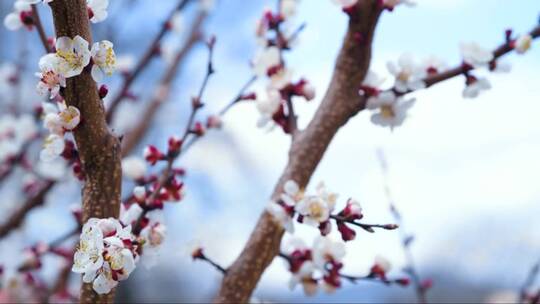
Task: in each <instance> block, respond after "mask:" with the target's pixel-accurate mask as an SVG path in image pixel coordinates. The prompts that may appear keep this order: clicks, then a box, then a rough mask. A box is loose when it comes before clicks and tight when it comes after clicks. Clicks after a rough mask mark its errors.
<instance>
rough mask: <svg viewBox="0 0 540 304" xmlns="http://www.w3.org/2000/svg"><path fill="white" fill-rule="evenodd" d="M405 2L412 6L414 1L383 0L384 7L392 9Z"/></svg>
mask: <svg viewBox="0 0 540 304" xmlns="http://www.w3.org/2000/svg"><path fill="white" fill-rule="evenodd" d="M400 4H405V5H407V6H414V5H415V4H416V2H414V1H412V0H383V5H384V7H386V8H388V9H391V10H392V9H394V7H396V6H397V5H400Z"/></svg>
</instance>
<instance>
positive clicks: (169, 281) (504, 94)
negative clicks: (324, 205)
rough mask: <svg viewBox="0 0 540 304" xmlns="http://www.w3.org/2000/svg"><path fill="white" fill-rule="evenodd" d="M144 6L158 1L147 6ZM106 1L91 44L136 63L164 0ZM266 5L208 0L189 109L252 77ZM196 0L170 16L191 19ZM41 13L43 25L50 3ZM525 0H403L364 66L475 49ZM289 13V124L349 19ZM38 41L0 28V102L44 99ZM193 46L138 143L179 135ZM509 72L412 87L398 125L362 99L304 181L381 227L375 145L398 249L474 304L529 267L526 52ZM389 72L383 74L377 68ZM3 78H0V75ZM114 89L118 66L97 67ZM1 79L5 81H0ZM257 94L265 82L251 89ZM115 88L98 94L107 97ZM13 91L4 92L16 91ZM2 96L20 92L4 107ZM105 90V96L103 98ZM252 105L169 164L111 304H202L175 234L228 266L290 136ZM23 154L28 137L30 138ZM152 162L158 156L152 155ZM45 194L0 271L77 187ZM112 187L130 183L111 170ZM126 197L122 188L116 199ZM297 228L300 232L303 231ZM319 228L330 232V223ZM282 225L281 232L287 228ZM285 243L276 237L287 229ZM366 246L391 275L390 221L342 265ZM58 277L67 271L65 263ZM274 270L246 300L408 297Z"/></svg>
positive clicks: (432, 295)
mask: <svg viewBox="0 0 540 304" xmlns="http://www.w3.org/2000/svg"><path fill="white" fill-rule="evenodd" d="M158 2H159V3H158ZM158 2H156V1H148V0H115V1H111V6H110V10H109V14H110V16H109V19H107V21H106V22H104V23H100V24H98V25H97V26H94V28H93V29H94V40H101V39H109V40H111V41H113V42H114V44H115V51H116V53H117V55H118V56H133V57H134V58H135V61H136V60H137V58H139V57H140V56H141V55H142V54H143V52H144V50H145V49H146V48H147V47H148V45H149V44H150V43H151V40H152V39H153V37H154V35H155V33H157V32H158V31H159V28H160V26H161V24H162V22H163V20H165V19H166V18H167V16H168V14H169V12H170V11H171V9H172V7H173V6H174V5H175V4H176V1H173V0H160V1H158ZM12 5H13V1H11V0H1V1H0V16H2V18H3V17H4V16H5V15H6V14H8V13H9V12H10V11H11V10H12ZM265 6H271V7H274V6H275V3H274V1H270V0H265V1H263V0H252V1H238V0H221V1H218V2H217V3H216V6H215V8H214V9H213V10H212V11H211V13H210V16H209V18H208V20H207V21H206V23H205V25H204V33H205V34H206V35H210V34H214V35H216V37H217V44H216V48H215V60H214V65H215V69H216V72H217V73H216V74H215V75H214V76H213V78H212V79H211V80H210V84H209V87H208V90H207V92H206V98H204V101H205V103H206V107H205V108H204V110H203V115H202V116H201V117H205V115H208V114H213V113H215V112H217V111H218V110H219V109H221V108H222V107H223V106H224V105H225V104H227V103H228V102H229V100H231V99H232V98H234V97H235V95H236V94H237V92H238V90H239V89H240V87H241V86H242V85H243V84H244V83H245V82H246V81H247V80H248V79H249V78H250V77H251V75H252V72H251V69H250V65H249V61H250V59H251V57H252V56H253V54H254V53H255V51H256V49H257V43H256V39H255V37H254V31H255V23H256V21H257V19H258V18H259V17H260V14H261V12H262V10H263V8H264V7H265ZM195 10H196V8H195V7H189V8H188V9H187V10H186V11H184V13H183V19H184V22H183V28H184V32H187V31H188V30H189V26H190V21H191V20H192V19H193V16H194V15H195ZM40 12H41V16H42V19H43V22H44V24H45V26H46V30H47V32H48V33H49V35H51V34H52V21H51V17H50V10H49V9H48V8H47V7H45V6H44V7H43V8H42V9H41V10H40ZM539 13H540V2H538V0H516V1H511V2H510V1H506V0H483V1H465V0H417V6H416V7H414V8H408V7H404V6H403V7H398V8H396V10H395V11H394V12H393V13H385V14H384V15H383V17H382V18H381V20H380V23H379V26H378V29H377V32H376V38H375V41H374V57H373V62H372V69H373V70H375V71H377V72H378V73H379V74H382V75H389V74H388V73H387V71H386V62H387V61H389V60H396V59H397V58H398V56H399V55H400V54H401V53H403V52H411V53H413V54H415V55H418V56H419V57H427V56H429V55H436V56H438V57H440V58H442V59H444V60H445V61H446V62H447V63H448V64H449V65H450V66H453V65H455V64H458V63H459V62H460V61H461V59H460V58H461V57H460V54H459V44H460V42H468V41H476V42H478V43H479V44H480V45H482V46H484V47H487V48H489V49H491V48H494V47H495V46H497V45H499V44H500V43H502V42H503V41H504V31H505V30H506V29H507V28H512V29H514V31H515V32H516V33H523V32H526V31H528V30H530V29H531V28H532V27H533V26H534V25H535V24H537V22H538V16H539ZM293 22H296V24H301V23H302V22H305V23H306V24H307V26H306V28H305V30H304V31H303V32H302V33H301V35H300V39H299V43H298V45H297V46H296V47H295V48H294V50H293V51H292V52H290V53H288V54H287V55H286V60H287V64H288V66H289V67H291V68H292V69H293V70H294V72H295V76H296V77H302V76H303V77H305V78H307V79H309V81H311V82H312V83H313V84H315V87H316V89H317V97H316V98H315V100H314V101H311V102H309V103H303V102H301V103H297V112H298V114H299V116H300V117H299V124H300V126H301V127H303V126H305V125H306V124H307V123H308V122H309V120H310V118H311V116H312V114H313V113H314V111H315V110H316V108H317V105H318V103H319V102H320V99H321V98H322V96H323V95H324V92H325V90H326V87H327V85H328V82H329V79H330V77H331V73H332V70H333V64H334V60H335V57H336V54H337V52H338V50H339V46H340V44H341V40H342V37H343V34H344V32H345V29H346V24H347V16H346V15H345V14H343V13H342V12H341V11H340V9H339V8H338V7H337V6H335V5H333V3H332V1H330V0H303V1H301V3H300V6H299V9H298V14H297V16H296V17H295V19H294V21H293ZM183 39H185V37H184V36H183V35H182V34H169V35H168V36H167V37H166V38H165V41H164V46H163V48H172V49H174V48H175V47H177V46H179V45H181V42H182V41H183ZM42 52H43V50H42V46H41V45H40V42H39V40H38V36H37V34H36V32H35V31H33V32H27V31H25V30H21V31H17V32H9V31H7V30H6V29H5V28H4V27H2V28H1V29H0V66H1V65H4V64H6V63H14V64H19V65H20V67H21V68H22V71H23V72H24V73H23V74H22V75H23V76H22V78H21V85H20V87H18V88H16V89H17V92H12V91H8V90H13V88H3V87H2V85H0V90H3V91H2V92H0V98H2V99H1V105H0V106H1V107H2V113H7V112H9V111H11V110H12V109H13V107H14V106H15V107H17V109H18V111H20V112H28V111H32V109H33V108H34V107H36V106H38V105H39V104H40V103H41V101H42V99H41V98H40V97H39V96H38V95H37V94H35V93H34V91H35V90H34V86H35V83H36V80H37V78H35V76H34V75H33V74H34V72H36V71H37V70H38V68H37V62H38V59H39V57H40V56H41V55H42ZM206 60H207V52H206V50H205V48H204V46H203V45H202V44H198V45H197V46H196V47H195V48H194V49H193V50H192V51H191V52H190V53H189V55H188V57H187V58H186V59H185V60H184V61H183V64H182V66H181V68H180V69H179V71H178V75H177V78H176V80H175V81H174V86H173V91H172V93H171V97H170V98H169V99H168V100H167V102H166V103H165V104H163V105H162V106H161V107H160V109H159V112H158V114H157V116H156V118H155V119H154V120H153V122H152V129H151V130H150V132H149V133H148V134H147V136H146V138H145V140H143V144H142V145H140V146H139V147H138V148H137V149H135V150H134V152H133V153H134V154H137V155H141V153H142V149H143V147H144V145H146V144H154V145H156V146H158V147H165V142H166V140H167V138H168V137H169V136H170V135H172V134H180V132H182V131H183V128H184V126H185V122H186V119H187V116H188V115H189V111H190V107H191V105H190V97H191V96H193V95H195V94H196V92H197V90H198V88H199V86H200V83H201V81H202V79H203V77H204V73H205V68H206V67H205V64H206ZM505 61H508V62H510V63H511V64H512V71H511V72H510V73H509V74H493V73H491V74H489V75H488V77H489V79H490V81H491V82H492V85H493V89H491V90H489V91H487V92H486V93H484V94H482V95H481V96H480V97H478V98H476V99H473V100H470V99H469V100H465V99H463V98H462V97H461V91H462V89H463V87H464V79H462V78H456V79H452V80H450V81H446V82H444V83H441V84H439V85H437V86H435V87H433V88H431V89H429V90H427V91H422V92H419V93H417V94H416V98H417V102H416V104H415V106H414V107H413V108H412V110H411V112H410V113H411V114H410V117H409V118H408V119H407V120H406V122H405V123H404V125H403V126H402V127H399V128H397V129H395V130H394V131H393V132H391V131H390V130H388V129H385V128H380V127H378V126H375V125H373V124H371V122H370V121H369V113H366V112H363V113H360V115H358V116H356V117H355V118H354V119H352V120H351V121H350V122H349V123H348V124H347V126H346V127H344V128H342V129H341V130H340V132H339V133H338V134H337V136H336V137H335V139H334V140H333V142H332V145H331V146H330V148H329V149H328V151H327V153H326V155H325V157H324V158H323V160H322V162H321V164H320V165H319V167H318V169H317V171H316V173H315V175H314V176H313V178H312V184H311V185H310V186H309V187H308V189H314V188H315V185H316V184H317V183H318V182H319V181H324V182H325V183H326V185H327V186H328V187H329V188H330V189H331V190H334V191H336V192H337V193H339V194H340V204H344V203H345V201H346V199H347V198H348V197H354V198H356V199H357V200H359V201H360V203H361V204H362V207H363V209H364V214H365V219H366V221H367V222H374V223H387V222H392V221H393V220H392V217H391V214H390V213H389V209H388V202H387V199H386V197H385V193H384V188H383V185H384V180H383V175H382V173H381V169H380V166H379V163H378V161H377V156H376V151H377V149H382V150H384V151H385V153H386V156H387V161H388V166H389V168H388V171H389V179H388V183H389V186H390V188H391V190H392V193H393V197H394V199H395V202H396V205H397V207H398V209H399V210H400V211H401V213H402V216H403V218H404V221H405V229H407V231H408V232H410V233H412V234H414V235H415V241H414V243H413V245H412V252H413V254H414V257H415V259H416V263H417V266H418V270H419V272H420V275H421V276H422V277H425V278H432V279H433V281H434V286H433V289H432V290H430V292H429V293H428V299H429V300H430V301H432V302H469V303H470V302H482V301H485V300H486V299H487V298H488V297H490V296H492V295H493V293H500V292H506V291H510V292H517V291H518V290H519V288H520V286H521V285H522V283H523V281H524V280H525V277H526V275H527V273H528V271H529V270H530V268H531V267H532V265H533V264H534V263H535V262H536V261H537V260H538V258H540V229H538V223H539V220H538V215H539V214H540V204H539V201H540V188H539V187H538V182H539V181H540V162H538V160H537V158H538V155H540V142H539V141H538V140H537V139H538V138H539V137H540V124H539V123H538V121H539V119H538V117H539V116H540V99H539V96H540V85H539V80H540V76H539V71H540V47H539V45H538V43H535V45H533V47H532V50H531V51H530V52H528V53H527V54H526V55H524V56H517V55H515V54H511V55H509V56H507V57H505ZM150 64H151V65H150V66H149V67H148V68H147V69H146V70H145V72H144V74H143V75H142V76H141V77H140V78H139V79H138V80H137V82H136V83H135V85H134V86H133V88H132V90H131V91H132V93H133V94H134V95H135V96H136V98H135V99H134V100H125V101H124V102H123V103H122V104H121V107H120V108H119V110H118V111H117V115H116V117H115V120H114V123H113V128H114V130H115V131H116V132H117V133H118V134H122V133H123V132H126V130H129V128H130V127H131V126H133V124H134V123H136V122H137V118H138V117H140V113H141V111H142V109H144V106H145V104H146V103H147V102H148V101H149V99H150V98H151V96H152V94H153V92H154V89H155V84H156V83H157V82H158V81H159V79H160V78H161V74H162V72H163V70H164V69H165V67H166V63H165V61H164V60H152V61H151V63H150ZM387 78H388V79H389V80H390V76H387ZM0 80H1V77H0ZM107 81H108V83H107V84H108V85H109V87H110V91H111V92H112V93H116V91H115V89H116V90H117V89H118V85H119V84H120V83H121V77H120V76H117V77H116V78H115V77H113V78H110V79H107ZM2 88H3V89H2ZM254 88H255V90H256V91H258V92H262V91H263V90H264V82H262V81H261V82H259V83H257V84H256V85H255V86H254ZM113 95H114V94H109V96H113ZM12 96H20V97H17V98H16V99H15V98H14V97H12ZM15 100H18V101H20V103H17V104H14V102H15ZM105 101H106V102H107V101H108V100H107V99H105ZM258 117H259V114H258V112H257V110H256V108H255V105H254V104H253V103H250V102H245V103H242V104H239V105H238V106H235V107H234V108H233V109H232V110H231V111H230V112H229V113H228V114H227V115H226V116H225V117H224V119H223V122H224V126H223V129H222V130H219V131H212V132H209V133H208V135H207V136H205V138H203V139H202V140H200V141H199V142H198V143H197V144H196V145H195V146H194V147H193V149H192V150H190V151H189V152H188V153H187V154H186V155H185V157H184V158H182V159H180V160H179V162H178V165H179V166H182V167H184V168H186V170H187V175H186V178H185V183H186V186H187V190H186V198H185V199H184V200H183V201H182V202H180V203H179V204H168V205H167V206H166V217H167V218H166V224H167V226H168V236H167V239H166V241H165V244H164V246H163V248H162V250H161V253H160V257H159V259H158V263H157V265H156V266H155V267H154V268H151V269H145V268H144V267H139V268H138V269H137V270H136V272H135V273H134V274H133V275H132V277H130V279H129V280H128V281H126V282H123V283H122V284H121V288H120V290H119V294H118V297H119V299H121V301H122V302H124V301H125V302H129V301H136V302H141V301H142V302H179V301H181V302H204V301H208V300H209V299H211V297H212V296H213V294H214V293H215V291H216V288H217V287H218V286H219V285H218V284H219V282H220V278H221V274H220V273H218V272H216V271H215V270H214V269H213V268H211V267H210V266H208V265H207V264H204V263H200V262H192V261H191V257H190V256H189V253H187V252H188V251H187V249H186V248H187V247H188V244H189V243H190V242H191V241H192V240H193V239H200V240H201V241H202V242H203V244H204V247H205V248H206V253H207V255H208V256H209V257H211V258H213V259H214V260H215V261H217V262H218V263H220V264H222V265H228V264H229V263H231V262H232V261H233V260H234V258H235V257H236V256H237V255H238V254H239V252H240V250H241V249H242V247H243V244H244V243H245V241H246V240H247V238H248V236H249V234H250V232H251V231H252V229H253V226H254V225H255V223H256V221H257V219H258V216H259V215H260V213H261V212H262V210H263V209H264V207H265V205H266V203H267V201H268V199H269V196H270V194H271V192H272V190H273V187H274V184H275V182H276V181H277V179H278V177H279V175H280V174H281V171H282V169H283V168H284V166H285V164H286V160H287V151H288V147H289V142H290V139H289V138H288V137H287V136H286V135H284V134H283V132H281V131H280V130H279V129H275V130H273V131H271V132H268V131H266V130H264V129H259V128H257V127H256V121H257V119H258ZM31 148H32V149H35V150H36V153H34V155H35V157H36V158H37V151H39V145H37V146H36V147H31ZM153 170H155V171H156V172H157V171H158V170H159V167H158V168H153ZM25 174H26V173H24V172H23V170H22V169H18V171H17V172H15V174H13V175H12V176H11V177H10V178H9V180H7V181H5V182H4V183H3V184H2V185H1V187H0V214H2V215H1V216H0V217H1V218H0V222H1V221H3V220H6V219H8V217H9V214H10V213H11V212H13V210H15V209H16V208H17V206H19V205H18V204H20V203H21V202H22V201H23V200H24V196H23V194H22V193H21V190H20V189H21V184H22V181H23V179H24V176H25ZM61 176H62V177H61V182H60V183H59V184H58V185H56V186H55V188H54V189H53V190H52V191H51V192H50V193H49V194H48V195H47V197H46V202H45V205H44V206H43V207H41V208H37V209H35V210H33V211H32V212H31V213H30V214H29V216H28V217H27V219H26V221H25V223H24V225H23V226H22V227H21V229H19V230H17V231H16V232H14V233H11V234H10V235H9V236H8V237H6V238H4V239H2V240H0V264H2V265H5V267H6V269H7V270H8V269H9V265H16V264H17V262H18V261H19V260H20V258H21V256H20V252H21V251H22V249H23V248H24V247H25V246H29V245H32V244H34V243H35V242H37V241H50V240H53V239H55V238H56V237H58V236H59V235H62V234H63V233H65V232H66V231H68V230H71V229H72V228H73V227H74V225H75V223H74V221H73V219H72V217H71V214H70V211H69V206H70V205H71V204H74V203H78V202H79V201H80V184H79V182H78V181H76V179H74V178H73V177H72V176H71V172H70V171H67V173H65V174H63V175H61ZM124 186H125V187H124V189H131V187H132V184H130V183H129V182H127V181H126V183H125V184H124ZM126 195H127V194H126ZM301 228H304V227H299V229H297V230H298V231H297V233H296V235H297V236H301V237H302V238H303V239H304V240H306V242H308V243H311V242H312V240H313V239H314V238H315V237H316V235H317V234H318V232H317V231H316V230H314V229H309V228H306V229H301ZM335 233H336V235H335V237H336V238H337V237H338V236H339V235H338V234H337V231H336V232H335ZM286 238H287V237H286ZM285 241H286V239H285ZM376 255H383V256H385V257H386V258H388V259H389V260H390V261H391V262H392V264H393V266H394V267H393V269H394V270H393V271H394V273H396V274H399V273H401V272H400V268H402V267H403V266H404V263H405V260H404V255H403V251H402V249H401V245H400V238H399V235H398V233H394V232H390V231H379V232H377V233H375V234H367V233H363V232H359V234H358V236H357V240H356V241H354V242H350V243H347V256H346V258H345V270H344V272H345V273H348V274H358V275H361V274H366V273H367V272H368V270H369V267H370V266H371V264H372V262H373V258H374V257H375V256H376ZM57 269H58V261H57V260H56V259H54V258H51V259H50V261H49V260H47V263H44V266H43V269H42V271H41V272H40V273H39V275H40V276H42V277H43V278H45V280H47V278H52V277H54V276H55V275H56V271H57ZM72 279H73V285H74V287H75V286H77V284H78V282H79V281H78V278H76V276H75V275H73V278H72ZM288 280H289V273H288V271H287V269H286V266H285V264H284V263H283V261H281V260H277V259H276V260H275V261H274V262H273V264H272V265H271V267H270V268H269V269H268V270H267V271H266V272H265V274H264V276H263V278H262V280H261V281H260V283H259V285H258V287H257V289H256V291H255V294H254V296H255V297H256V298H258V299H261V300H264V301H270V302H410V301H413V300H414V299H415V296H414V291H413V289H412V288H400V287H386V286H381V285H378V284H370V283H361V284H358V285H351V284H349V283H345V284H344V285H345V286H344V287H343V288H342V289H340V290H338V291H337V292H336V293H335V294H333V295H326V294H324V293H322V292H320V293H319V294H318V295H317V296H315V297H312V298H307V297H305V296H304V295H303V293H302V291H301V290H300V288H297V289H296V290H294V291H290V290H289V288H288V284H287V282H288Z"/></svg>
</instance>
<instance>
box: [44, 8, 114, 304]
mask: <svg viewBox="0 0 540 304" xmlns="http://www.w3.org/2000/svg"><path fill="white" fill-rule="evenodd" d="M50 6H51V8H52V12H53V20H54V25H55V31H56V36H57V37H68V39H69V38H72V39H74V40H76V39H77V37H79V38H82V39H84V40H85V41H86V43H79V44H75V42H73V44H74V45H73V46H72V47H71V49H69V40H67V39H64V40H65V42H64V41H62V40H59V38H57V43H58V42H59V41H60V42H64V43H67V44H64V45H60V48H59V47H58V46H57V56H58V57H59V58H60V59H61V60H64V61H67V62H68V64H69V66H70V68H71V69H72V68H74V67H75V68H78V67H81V68H80V69H74V70H68V71H65V72H64V76H65V77H66V78H67V79H66V87H65V90H64V91H63V94H62V96H63V97H64V99H65V101H66V103H67V105H69V106H73V107H75V108H77V109H78V110H79V111H80V116H81V117H82V118H83V123H81V124H80V125H78V126H77V128H76V129H75V130H74V137H75V141H76V144H77V148H78V152H79V156H80V160H81V165H82V169H83V172H84V177H85V181H84V186H83V191H82V200H83V204H82V205H83V214H82V219H83V222H86V221H87V220H88V219H90V218H107V217H118V215H119V212H120V191H121V182H122V181H121V179H122V171H121V167H120V163H121V160H120V153H121V151H120V142H119V140H118V138H117V137H116V136H114V135H113V134H112V133H111V132H110V131H109V129H108V126H107V123H106V121H105V109H104V107H103V102H102V101H101V99H100V97H99V94H98V89H97V86H96V83H95V81H94V79H93V77H92V76H93V75H91V71H90V69H89V68H86V69H85V66H86V65H87V64H88V61H89V57H90V56H88V57H86V56H87V55H86V54H87V52H88V53H89V52H90V51H89V50H88V45H89V44H90V42H91V41H92V35H91V31H90V26H89V19H92V18H94V17H96V15H93V16H90V15H89V10H88V7H87V3H86V1H85V0H54V1H52V2H51V3H50ZM79 40H80V39H79ZM66 46H67V47H66ZM101 46H102V47H103V49H104V50H105V49H107V51H106V52H107V55H112V54H113V53H112V49H111V50H110V51H109V49H110V48H109V47H108V46H107V44H103V45H101V44H100V45H98V47H101ZM95 54H100V51H97V52H96V53H95ZM87 58H88V59H87ZM97 59H98V60H97ZM102 59H104V58H98V57H96V58H95V59H94V65H93V67H92V74H94V75H95V73H94V71H97V69H98V68H101V67H103V68H106V67H107V66H106V65H105V64H103V63H105V61H102ZM106 59H107V60H109V61H107V62H109V63H111V60H110V59H112V58H111V56H109V57H107V58H106ZM66 72H67V73H66ZM107 72H109V71H107ZM72 76H73V77H72ZM113 296H114V292H111V293H109V294H106V295H98V294H97V293H96V292H94V290H93V289H92V286H91V285H90V284H84V285H83V287H82V291H81V299H80V301H81V302H82V303H94V302H111V301H112V298H113Z"/></svg>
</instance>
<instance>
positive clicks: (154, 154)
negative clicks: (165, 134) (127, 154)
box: [143, 145, 165, 166]
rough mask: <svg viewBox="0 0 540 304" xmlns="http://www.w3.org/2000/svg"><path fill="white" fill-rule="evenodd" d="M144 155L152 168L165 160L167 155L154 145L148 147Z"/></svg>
mask: <svg viewBox="0 0 540 304" xmlns="http://www.w3.org/2000/svg"><path fill="white" fill-rule="evenodd" d="M143 155H144V159H146V161H147V162H149V163H150V164H151V165H152V166H153V165H155V164H156V163H157V162H158V161H160V160H164V159H165V155H164V154H163V153H161V151H159V150H158V149H157V148H156V147H155V146H152V145H149V146H146V148H145V149H144V153H143Z"/></svg>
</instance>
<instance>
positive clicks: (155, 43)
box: [107, 0, 191, 123]
mask: <svg viewBox="0 0 540 304" xmlns="http://www.w3.org/2000/svg"><path fill="white" fill-rule="evenodd" d="M190 1H191V0H180V1H179V2H178V4H177V5H176V6H175V7H174V9H173V10H172V12H171V13H170V14H169V16H168V17H167V20H166V21H165V22H164V23H163V25H162V26H161V29H160V31H159V32H158V33H157V35H156V36H155V37H154V40H152V43H151V44H150V46H149V47H148V49H147V50H146V52H145V53H144V55H143V56H142V57H141V59H140V60H139V62H138V63H137V65H136V66H135V68H134V69H133V71H131V72H130V73H129V74H128V75H127V76H126V78H125V79H124V82H123V83H122V87H121V88H120V91H119V92H118V94H117V95H116V96H115V97H114V98H113V99H112V101H111V104H110V106H109V110H108V111H107V122H108V123H110V122H111V121H112V118H113V117H114V113H115V112H116V110H117V108H118V106H119V105H120V102H121V101H122V100H123V99H124V97H126V93H127V92H128V91H129V88H130V87H131V84H132V83H133V82H134V81H135V79H137V77H138V76H139V75H140V74H141V72H142V71H143V70H144V68H146V67H147V66H148V63H149V62H150V60H151V59H152V58H153V57H154V56H155V55H156V50H157V49H158V47H159V43H160V41H161V39H162V38H163V37H164V36H165V34H166V33H167V32H168V31H169V30H170V21H171V19H172V18H173V17H174V15H175V14H176V13H177V12H179V11H181V10H183V9H184V8H185V7H186V5H187V4H188V3H189V2H190Z"/></svg>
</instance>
